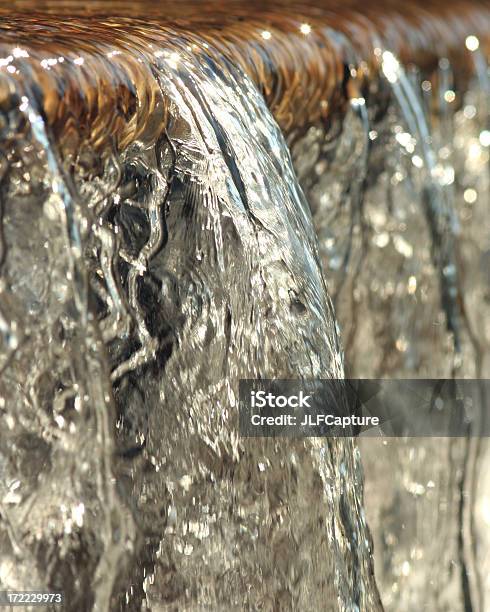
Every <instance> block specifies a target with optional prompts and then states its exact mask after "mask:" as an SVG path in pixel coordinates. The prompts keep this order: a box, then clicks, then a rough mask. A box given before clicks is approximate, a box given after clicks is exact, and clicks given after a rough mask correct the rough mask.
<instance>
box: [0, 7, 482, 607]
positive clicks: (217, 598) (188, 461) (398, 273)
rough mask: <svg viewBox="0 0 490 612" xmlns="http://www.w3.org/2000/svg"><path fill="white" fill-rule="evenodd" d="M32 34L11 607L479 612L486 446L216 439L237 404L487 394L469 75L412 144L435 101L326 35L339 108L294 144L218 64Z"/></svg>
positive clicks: (9, 227) (5, 568) (23, 161)
mask: <svg viewBox="0 0 490 612" xmlns="http://www.w3.org/2000/svg"><path fill="white" fill-rule="evenodd" d="M43 20H45V21H43ZM12 23H13V24H15V23H16V21H15V18H12ZM39 23H42V24H43V26H44V27H45V28H46V23H48V24H50V26H49V27H50V29H49V31H48V30H46V29H45V30H43V36H45V37H46V40H45V41H37V42H35V43H33V44H32V45H31V46H29V40H30V39H29V34H32V32H33V31H37V30H36V27H37V26H38V25H39ZM299 26H300V28H303V29H302V30H301V29H300V34H301V35H302V36H304V37H306V36H307V35H308V34H309V32H307V31H306V29H305V24H304V23H300V24H299ZM33 27H34V30H32V31H30V32H29V29H28V28H27V29H26V33H25V34H23V33H22V32H21V34H20V35H19V34H18V33H16V34H15V36H14V35H13V34H12V28H9V27H8V26H6V27H3V29H2V26H0V32H1V33H3V36H4V39H5V40H4V41H3V42H2V45H1V47H0V57H1V58H2V59H0V66H2V71H1V72H0V137H1V140H2V155H3V158H2V159H3V160H5V163H2V166H1V169H2V172H1V177H2V178H1V184H0V189H1V200H0V201H1V217H2V253H3V258H2V262H1V268H0V270H1V281H0V297H1V312H0V314H1V318H0V333H1V334H2V337H3V346H2V353H1V359H2V361H1V362H0V372H1V376H0V414H1V417H2V422H3V423H4V424H5V427H4V430H3V432H2V433H1V434H0V473H1V475H2V479H1V480H2V487H3V488H2V489H0V500H1V501H0V516H1V519H2V520H1V522H0V542H1V544H0V584H1V585H2V588H12V589H14V588H26V586H25V585H26V581H28V580H35V582H36V586H39V587H43V588H51V589H54V588H60V589H62V590H64V591H65V597H67V599H68V600H69V601H70V607H69V609H74V610H75V609H76V610H85V609H87V610H88V609H96V610H107V609H111V610H112V609H114V610H116V609H125V610H140V609H151V610H162V611H163V610H175V609H178V610H243V609H247V610H248V609H250V610H258V609H261V610H271V611H274V610H300V609H306V610H327V611H329V610H332V611H334V610H335V611H336V610H342V611H346V612H347V611H348V612H355V611H358V612H359V611H369V612H376V611H377V610H382V609H383V606H384V607H385V608H386V609H387V610H402V611H403V610H407V611H408V610H412V609H415V607H416V606H417V607H421V608H422V607H423V606H424V605H425V606H426V605H429V604H430V606H431V607H430V609H432V610H447V609H450V610H454V611H458V612H459V611H460V610H461V612H463V611H464V612H468V611H469V610H472V611H475V612H476V611H477V610H481V611H483V610H484V609H485V607H484V606H485V603H486V602H487V601H488V594H487V593H489V592H490V591H489V585H488V584H483V583H484V580H483V574H478V569H477V565H478V563H482V564H487V566H488V563H489V556H488V555H487V554H486V553H485V549H484V547H482V548H481V549H480V548H479V547H478V546H477V545H476V544H475V542H477V541H483V540H484V539H485V537H487V536H485V533H486V530H485V521H488V516H489V515H488V512H487V510H485V508H487V507H486V506H485V503H486V501H485V500H486V497H478V496H477V494H476V484H475V482H476V481H477V479H478V478H483V476H482V475H481V474H480V472H479V469H480V468H479V466H480V464H481V461H482V457H483V455H484V454H485V453H486V452H488V450H487V449H486V446H484V447H483V448H480V447H478V448H477V447H476V446H475V443H474V440H472V439H464V438H463V439H458V440H453V441H450V440H443V441H434V440H429V441H413V440H408V441H407V440H404V441H397V440H393V441H390V443H389V445H388V444H387V443H386V444H385V442H386V441H383V440H361V441H360V444H359V445H358V444H357V443H356V442H355V441H354V440H351V439H334V438H330V439H325V440H324V439H313V438H310V439H304V440H288V441H286V440H274V439H242V438H240V436H239V435H238V428H237V414H236V410H237V393H238V380H239V379H245V378H284V379H288V378H305V379H309V378H332V377H333V378H341V377H343V376H344V374H345V371H346V370H347V371H348V372H349V373H350V374H352V375H355V376H367V377H371V376H407V375H413V374H414V373H415V375H420V376H424V375H425V376H433V377H436V376H441V377H442V376H445V375H448V374H449V375H450V374H452V373H453V372H454V371H455V368H459V370H458V373H459V372H461V371H462V372H464V374H465V375H466V374H468V375H469V376H476V375H477V374H480V373H483V372H484V371H485V367H487V368H488V363H487V362H486V361H485V355H486V351H487V348H486V347H487V346H488V338H489V337H490V330H489V329H488V324H487V323H484V324H482V317H483V315H482V312H481V308H482V306H481V305H482V303H483V302H484V301H485V299H486V298H485V297H484V296H482V293H484V292H488V274H487V273H486V272H485V270H486V268H483V266H484V264H485V262H487V263H488V253H489V252H490V245H489V244H488V234H487V233H486V230H487V229H488V220H487V219H486V212H487V210H486V209H485V206H484V200H485V193H488V177H487V176H486V175H483V172H482V169H483V168H486V169H488V146H489V144H490V142H488V141H487V140H485V139H486V138H488V137H487V136H485V134H487V133H488V132H485V130H484V129H482V121H483V122H485V121H486V118H485V117H484V118H483V119H482V117H481V116H480V115H479V114H478V112H477V106H478V108H479V104H478V103H477V101H478V100H479V99H480V98H479V97H478V96H480V95H481V94H480V90H481V89H483V86H484V83H485V76H484V75H485V74H487V73H486V69H483V68H482V67H481V65H480V64H481V61H482V60H480V59H477V60H476V63H477V66H479V67H478V68H477V73H478V77H479V80H478V78H477V79H473V80H472V81H469V82H468V83H467V84H465V89H462V90H461V91H460V92H459V91H458V92H457V94H458V95H459V96H461V105H460V108H459V109H458V111H457V112H452V111H451V113H450V114H447V113H448V111H447V109H446V110H445V111H444V112H445V113H446V114H445V115H444V117H443V120H441V122H440V124H437V125H435V126H434V127H431V126H430V125H429V119H428V116H429V115H428V111H427V110H426V109H424V95H426V94H427V91H428V87H429V85H430V88H436V87H437V86H438V84H437V83H438V82H437V79H436V78H435V77H434V76H433V75H432V74H430V75H429V74H425V75H423V77H421V79H420V83H419V84H420V87H421V88H422V92H419V91H417V85H416V84H414V83H412V82H411V81H410V79H409V76H408V75H407V74H406V72H405V70H404V69H403V68H402V66H401V64H400V61H399V60H398V59H397V57H396V55H395V54H394V53H392V52H390V51H389V50H388V49H385V48H384V47H383V48H378V49H377V50H378V51H379V52H380V53H377V52H376V50H374V54H373V56H372V58H370V61H371V59H372V60H373V66H377V69H376V70H377V72H376V73H375V76H373V75H371V78H370V79H368V78H366V76H365V75H364V73H363V71H365V66H364V67H363V62H364V58H362V56H361V54H360V51H359V50H356V51H354V46H353V44H354V42H355V41H353V43H352V44H350V43H349V42H348V37H346V35H345V33H344V34H341V33H340V31H339V32H337V33H332V30H331V28H325V29H324V30H323V31H322V32H321V33H319V34H318V36H323V37H325V39H328V40H331V46H332V48H335V49H342V52H345V65H342V68H343V69H344V76H343V77H339V84H338V90H339V91H341V92H343V93H342V95H345V97H346V104H340V103H339V105H338V108H336V109H335V112H332V116H328V121H324V120H323V119H322V118H321V117H320V118H317V119H315V120H314V121H311V122H310V123H311V124H308V123H306V125H305V126H304V129H300V128H299V127H298V129H297V130H296V129H290V130H285V129H281V127H280V121H279V119H280V117H281V112H282V110H284V109H282V110H281V111H277V112H276V114H273V112H271V110H272V109H273V108H275V107H274V104H275V103H276V102H277V100H276V102H274V103H273V102H271V99H273V92H272V93H271V92H269V94H270V96H271V97H270V99H269V98H267V95H264V90H263V88H261V87H260V86H259V84H258V83H257V82H255V81H254V79H253V78H252V75H251V74H250V73H249V72H247V71H245V68H244V67H243V65H242V62H241V61H234V59H233V57H232V56H231V55H230V53H229V45H230V44H231V43H230V42H229V40H226V41H225V42H223V41H221V42H217V43H216V45H213V44H212V42H211V40H210V37H208V36H205V35H203V36H202V37H201V36H199V35H198V34H196V33H194V32H192V33H190V32H186V33H182V34H181V35H180V36H178V37H177V36H175V35H173V34H172V31H171V30H168V29H166V27H161V26H159V25H158V24H157V23H154V22H152V21H151V20H149V21H148V23H143V22H142V21H139V20H137V19H135V20H134V21H129V25H128V24H127V23H125V22H124V20H111V19H110V18H107V19H106V21H105V22H103V23H102V22H101V21H100V20H98V21H97V22H93V21H91V20H87V21H84V20H82V19H80V21H77V19H74V20H73V22H69V21H68V20H67V22H66V23H65V24H62V25H59V24H56V23H54V22H50V18H48V17H40V18H39V21H36V22H35V23H34V26H33ZM308 27H310V26H308ZM106 28H109V30H108V31H110V36H109V34H108V31H106ZM271 30H273V28H272V26H271ZM88 33H91V36H93V37H94V39H97V36H99V37H100V41H99V42H98V43H92V42H86V41H85V37H86V36H87V34H88ZM264 33H265V34H264ZM267 34H269V35H270V36H268V35H267ZM315 35H316V34H315ZM73 36H76V37H77V40H78V39H80V40H82V41H83V42H81V43H80V49H79V50H77V53H76V54H74V53H73V51H72V45H73ZM272 36H273V34H271V32H270V31H269V30H262V33H261V38H262V39H263V40H268V39H269V38H270V37H272ZM12 37H14V38H15V37H17V38H16V40H17V39H18V40H17V42H16V45H18V46H16V47H15V48H14V47H13V46H12V43H11V39H12ZM0 40H3V39H2V38H1V37H0ZM43 43H45V44H46V45H48V46H50V48H49V53H47V52H46V51H45V50H44V47H43ZM298 44H299V43H298ZM301 44H303V43H301ZM85 45H86V46H85ZM322 48H323V47H322ZM305 52H306V43H305ZM260 53H262V50H260ZM260 53H259V55H260ZM261 58H262V59H263V56H261ZM261 61H262V60H261ZM342 61H343V60H342ZM43 62H45V64H43ZM364 63H365V62H364ZM39 64H40V65H41V66H42V67H43V69H44V70H45V71H46V72H45V73H42V78H43V79H47V80H48V81H49V82H50V84H51V85H53V87H51V89H50V88H47V89H45V90H43V85H42V79H41V80H40V77H39V74H38V73H37V72H36V71H35V70H33V65H35V66H38V65H39ZM8 67H11V68H12V69H13V70H8V71H7V68H8ZM3 68H5V70H3ZM446 76H447V75H446ZM327 77H328V71H327V72H326V76H325V79H327ZM319 78H320V77H319ZM328 78H329V77H328ZM78 80H80V82H81V83H83V84H84V85H86V91H85V93H82V94H79V95H80V98H77V95H78V94H77V93H76V92H77V91H78V89H77V87H76V86H75V88H74V89H73V87H74V83H75V84H76V83H78ZM440 80H441V84H440V87H441V92H442V96H443V100H445V101H446V102H447V100H450V101H449V102H447V103H448V104H449V105H450V104H453V103H454V98H453V97H452V95H453V94H454V96H456V94H455V93H454V91H453V90H452V89H449V87H451V86H452V84H451V83H450V82H449V81H448V80H447V79H446V80H445V79H444V78H442V79H440ZM40 83H41V84H40ZM107 83H111V86H110V87H109V86H107V90H108V91H107V96H108V100H109V101H106V100H105V99H104V95H105V90H104V87H105V86H106V84H107ZM128 83H129V85H128ZM424 83H425V85H424ZM427 84H429V85H427ZM320 85H323V82H322V83H320ZM126 87H127V88H128V89H127V90H126V89H125V88H126ZM336 87H337V85H336ZM424 87H425V89H424ZM97 88H98V89H97ZM82 89H83V87H82ZM47 91H51V92H54V91H56V92H58V93H60V92H61V93H60V95H61V97H62V99H63V100H64V103H65V106H60V105H57V104H54V103H53V102H52V100H51V99H50V98H49V95H48V94H47V93H46V92H47ZM100 91H104V95H102V94H99V93H97V92H100ZM127 91H129V93H127ZM66 92H69V93H66ZM74 92H75V93H74ZM424 92H425V93H424ZM441 92H438V93H441ZM448 92H451V94H448ZM265 93H267V92H265ZM53 95H54V94H53ZM339 95H340V94H339ZM63 96H66V99H65V98H63ZM70 96H71V98H70ZM84 96H86V97H84ZM111 96H113V97H112V98H111ZM312 96H313V94H312ZM313 97H314V96H313ZM67 99H68V101H69V102H70V104H68V102H66V100H67ZM310 102H311V100H310ZM60 108H62V109H63V112H65V113H66V115H65V117H64V119H63V121H62V120H61V119H60V116H61V114H62V111H61V110H59V109H60ZM114 108H117V113H114ZM145 110H146V111H147V112H143V111H145ZM473 111H474V112H473ZM57 113H58V114H57ZM113 115H115V118H114V117H113ZM142 116H144V117H145V118H144V120H142V118H141V117H142ZM101 117H113V118H112V119H110V121H111V122H112V123H110V124H109V123H106V122H105V120H104V119H102V118H101ZM82 119H83V121H82ZM57 122H58V123H57ZM84 122H87V125H88V126H89V127H88V128H87V126H86V125H85V123H84ZM448 123H449V124H450V125H451V127H452V129H453V130H454V132H453V133H452V135H451V141H450V142H447V138H446V137H445V135H444V134H441V133H440V132H437V129H438V126H439V127H440V126H447V125H448ZM60 126H61V127H60ZM436 145H437V146H436ZM446 150H447V151H446ZM468 151H470V155H469V157H468V156H467V153H468ZM446 153H447V154H446ZM458 156H459V157H458ZM472 156H473V157H472ZM449 158H450V159H449ZM471 164H473V165H471ZM455 177H456V178H455ZM455 181H456V185H453V183H454V182H455ZM453 191H455V192H456V195H457V194H459V195H461V193H462V194H463V202H464V204H463V205H462V206H461V207H460V208H458V207H457V206H456V205H454V201H455V200H454V199H453V198H454V197H455V195H454V193H453ZM487 203H488V202H487ZM458 215H459V216H460V219H459V220H457V216H458ZM473 224H476V226H477V229H476V230H475V233H472V231H473V228H474V225H473ZM465 240H466V241H467V242H465ZM460 243H461V244H460ZM458 257H459V260H458ZM461 262H462V263H461ZM465 266H466V267H465ZM468 269H471V270H478V271H479V272H478V274H479V276H478V274H476V273H475V275H474V277H473V276H472V277H471V278H469V277H468V274H466V275H465V274H462V275H458V274H457V271H460V270H463V271H464V270H468ZM485 274H487V276H486V277H485ZM482 277H484V278H482ZM485 295H486V294H485ZM462 296H464V300H463V298H462ZM331 297H332V299H333V300H334V302H335V311H334V306H333V302H332V299H331ZM462 301H464V308H463V307H462V306H461V303H462ZM478 324H481V327H482V328H484V331H483V332H482V335H481V337H479V338H478V342H476V340H475V331H474V330H475V328H476V326H477V325H478ZM344 350H345V364H344ZM434 354H436V355H437V356H438V363H437V364H435V365H434V364H433V363H432V362H431V360H432V359H434V358H433V355H434ZM478 360H479V363H480V366H479V367H480V369H479V370H478V372H475V370H474V369H472V368H473V364H475V363H476V362H477V361H478ZM465 368H466V369H465ZM428 456H431V457H432V461H431V462H430V465H429V464H428V462H427V457H428ZM361 458H362V463H364V468H365V472H366V478H367V480H366V500H365V501H364V497H363V495H364V494H363V470H362V466H361ZM390 470H391V475H389V476H387V474H389V472H390ZM429 483H432V485H430V484H429ZM420 487H422V488H420ZM486 490H488V487H487V489H486ZM434 504H435V506H434ZM436 506H437V509H438V512H434V507H436ZM366 516H367V517H368V519H369V523H370V527H371V532H372V536H371V532H370V531H369V529H368V524H367V520H366ZM478 530H479V531H478ZM477 532H478V535H476V533H477ZM434 534H435V535H434ZM434 538H435V539H436V540H437V542H436V544H432V542H431V543H429V540H433V539H434ZM372 539H374V542H375V545H376V548H375V553H376V554H375V556H374V558H373V545H372ZM440 559H443V560H440ZM375 561H376V580H375V577H374V562H375ZM438 563H439V565H440V568H439V569H434V567H435V566H436V565H437V564H438ZM431 572H432V574H431ZM429 574H430V575H429ZM380 596H381V598H380ZM381 600H382V601H383V603H381ZM448 602H450V603H448ZM449 605H450V607H448V606H449Z"/></svg>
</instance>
